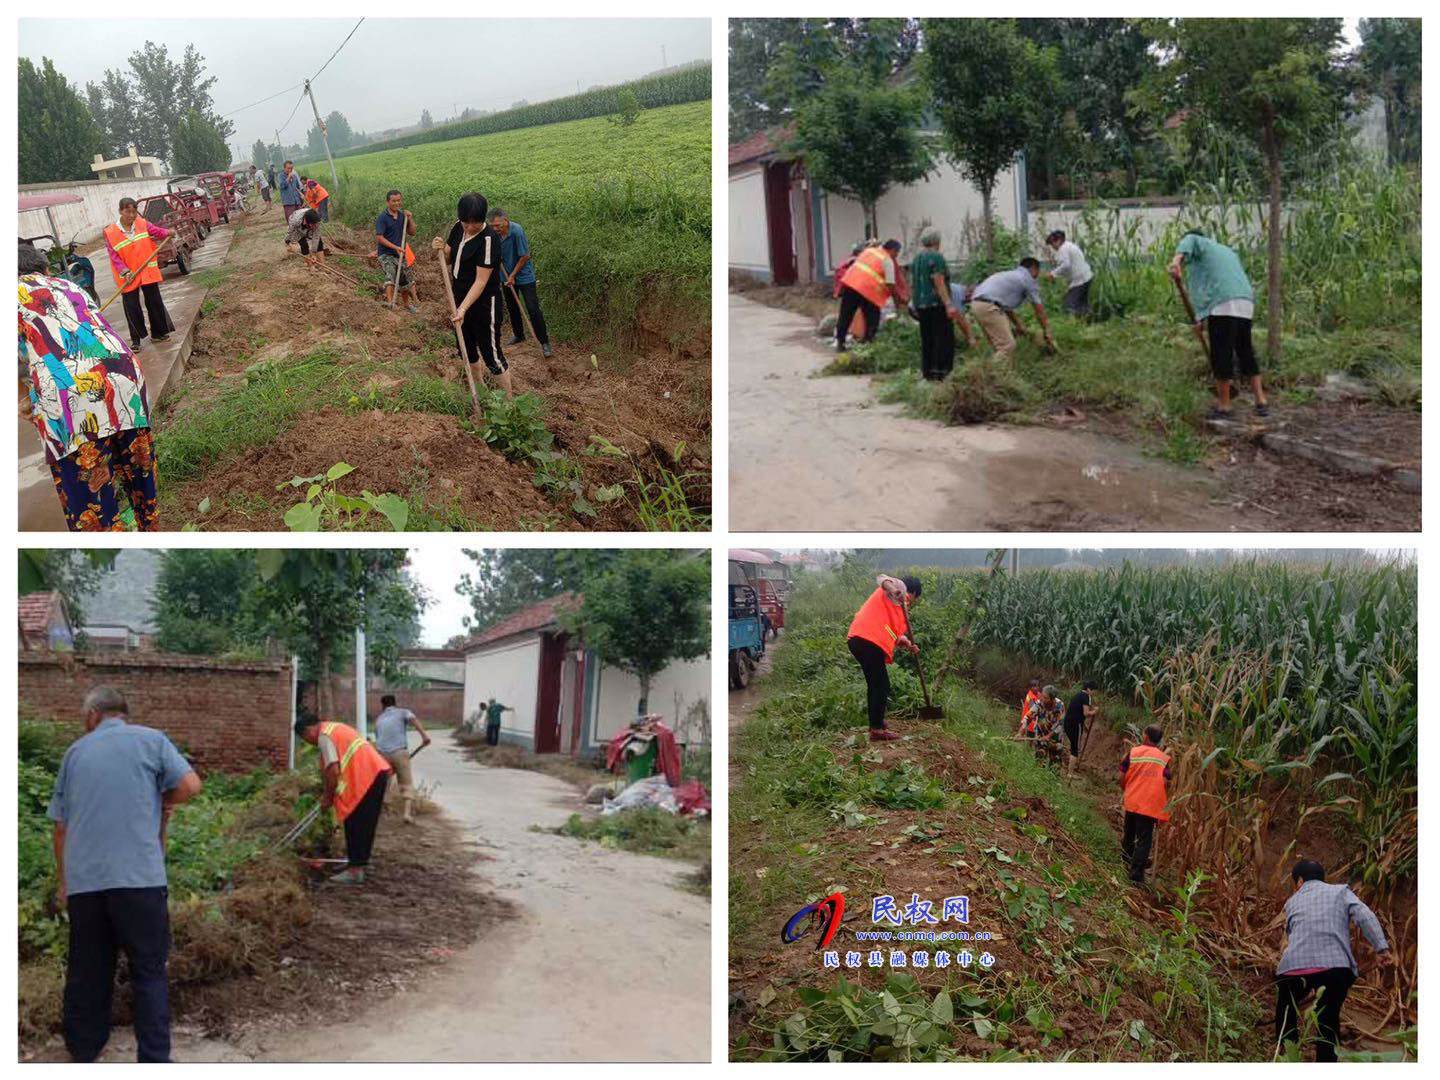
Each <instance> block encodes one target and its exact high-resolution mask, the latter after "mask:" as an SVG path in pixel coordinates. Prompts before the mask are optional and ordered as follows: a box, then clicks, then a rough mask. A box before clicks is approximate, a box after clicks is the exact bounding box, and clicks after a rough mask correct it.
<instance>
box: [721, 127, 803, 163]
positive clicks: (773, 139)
mask: <svg viewBox="0 0 1440 1080" xmlns="http://www.w3.org/2000/svg"><path fill="white" fill-rule="evenodd" d="M794 135H795V129H794V128H793V127H783V128H770V129H769V130H768V131H757V132H756V133H755V134H754V135H751V136H750V137H749V138H748V139H741V140H740V141H739V142H738V143H736V144H735V145H734V146H732V147H730V164H731V165H743V164H745V162H747V161H756V160H758V159H759V158H763V157H766V156H767V155H769V154H774V153H779V152H780V149H781V147H783V146H784V145H785V143H787V142H789V141H790V139H791V138H793V137H794Z"/></svg>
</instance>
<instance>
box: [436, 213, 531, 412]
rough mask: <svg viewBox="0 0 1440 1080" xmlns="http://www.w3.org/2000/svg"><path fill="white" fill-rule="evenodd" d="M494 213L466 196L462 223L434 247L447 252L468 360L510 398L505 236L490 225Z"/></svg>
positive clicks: (457, 322)
mask: <svg viewBox="0 0 1440 1080" xmlns="http://www.w3.org/2000/svg"><path fill="white" fill-rule="evenodd" d="M488 209H489V207H488V206H487V204H486V202H485V196H484V195H481V194H480V193H479V192H471V193H470V194H469V195H462V196H460V204H459V206H458V207H457V208H456V211H455V213H456V216H457V217H458V218H459V219H460V220H459V221H457V222H456V223H455V225H454V227H453V228H452V229H451V230H450V235H449V236H448V237H447V238H445V239H441V238H440V237H438V236H437V237H435V239H434V241H433V242H432V244H431V246H432V247H433V248H434V249H435V250H436V251H443V252H444V253H445V268H446V272H447V273H448V274H449V276H450V291H451V293H452V294H453V295H454V297H455V314H454V316H452V321H453V322H454V323H455V325H456V326H458V327H460V336H461V339H462V340H463V341H464V343H465V359H466V360H468V361H469V362H470V363H472V364H475V363H478V362H479V361H480V360H482V359H483V360H484V361H485V370H486V371H488V372H489V373H490V374H491V375H493V376H494V377H495V381H496V382H497V383H499V384H500V387H501V388H502V389H503V390H504V391H505V393H506V394H507V395H509V394H513V390H512V389H511V385H510V362H509V361H508V360H506V359H505V350H504V348H503V347H502V346H501V344H500V330H501V328H502V327H503V326H504V325H505V305H504V304H502V303H501V302H500V281H501V276H500V275H501V273H502V271H501V269H500V237H499V236H497V235H496V233H495V230H494V229H492V228H491V227H490V225H489V223H488V222H487V220H486V218H487V210H488Z"/></svg>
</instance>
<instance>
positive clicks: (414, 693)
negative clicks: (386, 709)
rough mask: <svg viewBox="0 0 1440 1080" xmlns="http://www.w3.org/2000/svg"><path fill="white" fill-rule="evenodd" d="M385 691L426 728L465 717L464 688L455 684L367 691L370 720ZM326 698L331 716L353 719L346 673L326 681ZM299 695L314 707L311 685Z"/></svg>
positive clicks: (351, 693)
mask: <svg viewBox="0 0 1440 1080" xmlns="http://www.w3.org/2000/svg"><path fill="white" fill-rule="evenodd" d="M386 694H394V695H395V704H397V705H399V706H400V707H401V708H402V709H409V710H410V711H411V712H413V713H414V714H415V715H416V716H418V717H419V718H420V723H422V724H424V725H426V726H427V727H429V726H431V725H434V726H436V727H446V726H449V727H458V726H459V725H460V724H461V722H462V721H463V720H464V719H465V718H464V716H462V715H461V713H462V710H463V709H464V708H465V691H464V690H463V689H461V688H459V687H456V688H455V689H453V690H448V689H447V690H409V689H405V688H403V687H391V688H389V689H384V690H370V691H367V693H366V695H365V711H366V713H367V714H368V715H369V717H370V719H371V720H372V721H373V720H374V719H375V717H377V716H379V715H380V710H381V708H382V706H381V704H380V699H381V698H382V697H383V696H384V695H386ZM330 697H331V700H332V701H334V703H335V718H336V719H337V720H341V721H343V722H345V723H347V724H350V723H353V722H354V720H355V680H354V679H353V678H351V677H349V676H345V675H337V676H335V677H334V678H332V679H331V680H330ZM301 698H302V700H303V701H304V703H305V705H306V707H307V708H310V709H314V708H315V684H314V683H308V684H305V685H304V688H303V689H302V691H301Z"/></svg>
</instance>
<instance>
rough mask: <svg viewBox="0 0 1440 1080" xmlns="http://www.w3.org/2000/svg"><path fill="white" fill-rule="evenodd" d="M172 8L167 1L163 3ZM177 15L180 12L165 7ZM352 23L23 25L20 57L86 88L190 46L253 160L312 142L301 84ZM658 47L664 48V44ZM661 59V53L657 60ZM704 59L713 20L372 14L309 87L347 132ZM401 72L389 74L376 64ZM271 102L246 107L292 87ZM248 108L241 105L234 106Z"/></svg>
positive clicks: (568, 90)
mask: <svg viewBox="0 0 1440 1080" xmlns="http://www.w3.org/2000/svg"><path fill="white" fill-rule="evenodd" d="M157 10H166V9H157ZM169 10H174V9H169ZM355 23H356V20H355V19H205V18H197V19H184V20H178V19H85V20H75V19H21V20H20V55H21V56H25V57H29V58H30V59H31V60H34V61H36V62H38V61H39V59H40V57H42V56H48V57H49V58H50V59H51V60H53V61H54V62H55V66H56V68H57V69H58V70H59V71H60V72H61V73H62V74H63V75H64V76H65V77H66V78H67V79H69V80H70V82H71V83H73V84H74V85H75V86H76V87H77V88H78V89H79V90H80V92H81V93H82V94H83V93H84V92H85V84H86V83H87V82H95V83H99V82H100V81H101V79H102V78H103V77H104V74H105V69H106V68H107V67H109V68H125V67H126V66H127V65H126V63H125V61H126V58H128V57H129V56H130V54H131V53H133V52H135V51H136V50H137V49H141V48H144V46H145V43H146V42H147V41H151V42H154V43H155V44H157V45H161V44H163V45H165V46H167V47H168V48H169V51H170V56H171V58H172V59H175V60H178V59H179V58H180V57H181V56H182V55H183V54H184V52H185V46H186V45H188V44H193V45H194V46H195V47H196V48H197V49H198V50H199V51H200V54H201V55H202V56H203V57H204V58H205V63H206V71H207V74H209V75H213V76H215V77H216V82H215V85H214V86H213V87H212V88H211V94H212V96H213V98H214V100H215V106H216V110H217V111H218V112H220V113H221V114H230V113H234V115H233V116H230V117H229V118H230V119H231V120H232V121H233V122H234V124H235V132H234V134H232V135H231V136H230V142H231V145H232V147H233V146H235V145H236V144H239V146H240V147H241V155H240V156H241V158H242V159H248V157H249V154H250V146H251V144H253V143H254V142H255V140H256V139H264V140H265V141H266V142H272V141H274V138H275V129H276V128H280V127H282V125H286V123H287V118H289V121H288V126H284V127H283V129H282V130H281V133H280V135H281V140H282V141H283V142H285V143H294V142H300V143H303V142H304V141H305V133H306V131H307V130H308V129H309V128H310V127H311V126H312V125H313V124H314V122H315V121H314V116H313V114H311V112H310V103H309V102H308V101H307V102H305V103H304V104H303V105H301V107H300V108H299V109H298V110H297V109H296V108H295V104H296V102H297V101H298V100H299V98H300V89H299V88H298V84H299V83H301V82H302V81H303V80H304V79H306V78H310V77H313V76H314V75H315V73H316V72H317V71H318V70H319V69H320V67H321V65H322V64H324V63H325V61H326V60H327V59H328V58H329V56H330V54H331V53H333V52H334V51H335V49H336V48H337V47H339V45H340V43H341V42H342V41H344V40H345V35H346V34H348V33H350V31H351V29H352V28H353V27H354V26H355ZM662 50H663V51H662ZM662 58H663V59H662ZM709 58H710V20H709V19H366V20H365V22H364V24H363V25H361V26H360V28H359V29H358V30H357V31H356V32H355V36H354V37H352V38H351V39H350V41H349V43H348V44H347V45H346V46H345V48H344V49H343V50H342V51H341V52H340V55H339V56H337V57H335V59H334V60H333V61H332V62H331V64H330V66H329V67H328V68H326V69H325V72H324V74H323V75H321V76H320V77H319V78H318V79H316V81H315V83H314V89H315V98H316V101H317V102H318V104H319V106H320V113H321V115H322V116H323V115H327V114H328V113H329V112H330V111H331V110H334V109H338V110H340V112H342V113H344V114H345V117H346V119H348V120H349V121H350V125H351V127H353V128H355V129H357V130H361V131H378V130H382V129H384V128H390V127H399V126H401V125H404V124H411V123H415V122H417V121H418V120H419V118H420V110H421V109H429V110H430V112H431V114H432V115H433V116H434V117H435V119H436V121H437V122H438V121H439V120H442V119H444V118H445V117H448V116H450V115H452V114H453V113H458V112H460V111H461V110H462V109H464V108H465V107H466V106H469V107H471V108H476V109H490V110H495V109H503V108H507V107H508V106H509V105H511V104H512V103H513V102H515V101H518V100H520V99H521V98H524V99H526V100H528V101H543V100H545V99H547V98H554V97H562V96H564V95H566V94H573V93H575V92H576V88H577V86H578V88H579V89H581V90H584V89H587V88H589V87H591V86H595V85H604V84H610V83H617V82H623V81H625V80H626V79H633V78H636V77H637V76H641V75H646V74H648V73H650V72H652V71H655V70H656V69H658V68H660V67H661V66H662V64H663V65H674V64H683V63H686V62H687V61H691V60H708V59H709ZM387 69H388V70H391V71H396V72H397V73H398V75H397V77H396V78H393V79H389V80H386V79H385V78H384V77H383V75H382V71H384V70H387ZM291 86H295V87H296V89H295V90H293V91H288V92H286V93H284V94H282V95H280V96H279V97H276V98H274V100H271V101H266V102H263V103H262V104H259V105H255V106H254V107H253V108H244V107H245V106H248V105H251V104H252V103H254V102H257V101H260V100H261V99H263V98H266V97H269V96H270V95H272V94H276V93H278V92H279V91H282V90H287V89H288V88H289V87H291ZM237 110H243V111H237Z"/></svg>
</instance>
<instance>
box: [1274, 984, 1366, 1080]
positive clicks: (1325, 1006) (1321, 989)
mask: <svg viewBox="0 0 1440 1080" xmlns="http://www.w3.org/2000/svg"><path fill="white" fill-rule="evenodd" d="M1354 982H1355V975H1354V973H1353V972H1352V971H1351V970H1350V969H1349V968H1348V967H1338V968H1329V969H1327V970H1325V971H1317V972H1316V973H1315V974H1314V975H1280V976H1277V977H1276V979H1275V1038H1276V1040H1277V1041H1279V1042H1282V1043H1285V1042H1294V1041H1296V1040H1297V1039H1299V1038H1300V1003H1301V1002H1302V1001H1304V1000H1305V999H1306V998H1307V997H1309V996H1310V994H1312V993H1314V994H1315V995H1316V996H1315V1023H1316V1028H1317V1031H1316V1033H1315V1060H1316V1061H1335V1060H1337V1059H1336V1056H1335V1052H1336V1050H1337V1049H1338V1047H1339V1046H1340V1007H1341V1006H1342V1005H1344V1004H1345V995H1346V994H1348V993H1350V987H1351V986H1352V985H1353V984H1354Z"/></svg>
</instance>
